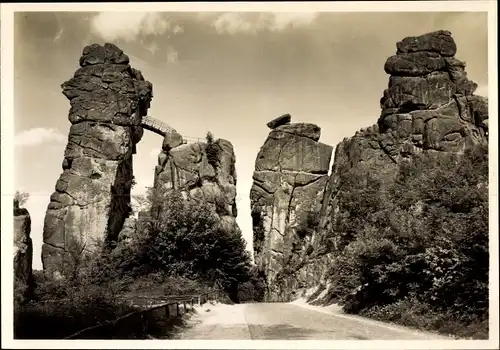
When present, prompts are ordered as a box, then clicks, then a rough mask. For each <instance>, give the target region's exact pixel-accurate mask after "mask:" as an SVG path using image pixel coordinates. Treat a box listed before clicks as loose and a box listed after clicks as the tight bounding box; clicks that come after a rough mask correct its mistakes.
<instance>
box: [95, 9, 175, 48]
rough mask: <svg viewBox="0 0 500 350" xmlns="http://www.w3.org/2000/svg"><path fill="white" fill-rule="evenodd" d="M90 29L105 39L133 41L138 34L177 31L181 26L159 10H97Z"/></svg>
mask: <svg viewBox="0 0 500 350" xmlns="http://www.w3.org/2000/svg"><path fill="white" fill-rule="evenodd" d="M91 30H92V31H93V32H94V33H95V34H97V35H99V36H100V37H102V38H103V39H105V40H108V41H113V40H124V41H134V40H136V39H137V38H138V37H140V36H148V35H155V36H157V35H162V34H164V33H166V32H167V31H173V32H174V33H179V32H181V31H182V27H180V26H179V25H175V26H172V23H171V22H170V21H169V20H168V19H167V18H166V17H165V16H164V14H162V13H161V12H99V14H97V15H96V16H95V17H93V18H92V20H91Z"/></svg>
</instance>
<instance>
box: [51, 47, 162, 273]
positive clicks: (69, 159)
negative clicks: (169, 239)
mask: <svg viewBox="0 0 500 350" xmlns="http://www.w3.org/2000/svg"><path fill="white" fill-rule="evenodd" d="M128 63H129V59H128V57H127V55H125V54H124V53H123V51H122V50H121V49H119V48H118V47H117V46H115V45H113V44H105V45H104V46H101V45H98V44H92V45H89V46H87V47H85V48H84V49H83V53H82V56H81V58H80V66H81V68H80V69H79V70H78V71H77V72H76V73H75V75H74V77H73V78H71V79H70V80H69V81H67V82H65V83H63V84H62V88H63V94H64V95H65V96H66V97H67V98H68V99H69V100H70V104H71V108H70V111H69V121H70V122H71V124H72V126H71V128H70V131H69V135H68V143H67V146H66V150H65V161H64V162H63V169H64V172H63V174H62V175H61V177H60V179H59V181H61V184H63V187H64V188H60V187H58V186H56V192H54V194H53V195H52V196H51V202H50V203H49V206H48V209H47V212H46V215H45V222H44V234H43V236H44V245H43V247H42V263H43V267H44V269H46V270H54V269H57V266H58V260H59V258H60V257H61V253H62V254H65V253H67V252H68V251H69V250H76V252H74V253H76V254H83V252H84V251H93V250H95V249H96V247H97V246H96V245H95V244H94V243H93V242H94V241H108V240H116V239H117V237H118V235H119V232H120V230H121V229H122V225H123V222H124V221H125V219H126V217H127V216H128V215H129V212H130V187H131V183H132V176H133V173H132V154H133V152H134V150H135V144H136V143H137V142H139V141H140V138H141V137H140V136H141V135H142V128H141V126H140V123H141V118H142V117H143V116H145V115H146V113H147V109H148V108H149V105H150V101H151V98H152V85H151V83H149V82H148V81H145V80H144V78H143V77H142V74H140V72H139V71H137V70H134V69H132V68H131V67H130V66H129V64H128ZM104 67H105V70H106V72H109V73H112V74H111V75H109V76H105V74H101V73H99V74H97V71H102V72H104ZM109 79H112V84H113V86H114V87H115V88H113V89H110V88H109V87H110V85H108V84H107V82H108V80H109ZM105 80H106V82H105ZM131 87H132V88H131ZM68 174H69V175H71V176H68ZM62 199H64V202H63V203H60V202H59V201H60V200H62Z"/></svg>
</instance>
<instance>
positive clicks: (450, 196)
mask: <svg viewBox="0 0 500 350" xmlns="http://www.w3.org/2000/svg"><path fill="white" fill-rule="evenodd" d="M358 175H359V174H356V169H353V170H351V172H350V173H347V175H346V176H345V178H343V181H345V182H344V183H343V185H342V189H343V190H341V191H339V194H338V203H339V212H338V215H337V216H336V221H335V223H334V231H333V233H332V236H333V237H334V238H335V239H336V242H339V244H338V245H337V248H338V254H336V255H337V256H336V258H335V260H334V262H333V263H332V265H331V276H332V277H331V282H332V288H331V290H330V291H329V293H330V294H331V296H330V298H331V299H337V300H339V301H340V302H341V303H342V304H343V305H344V310H345V311H347V312H351V313H362V314H366V315H375V316H374V317H377V318H381V319H387V320H389V319H390V320H392V318H394V320H399V321H398V322H400V323H401V322H402V323H408V324H413V325H414V326H416V327H423V328H426V329H438V330H440V331H443V332H444V329H445V328H446V327H448V328H450V327H451V328H453V329H454V332H458V333H460V332H462V331H460V329H462V330H464V329H470V328H471V327H472V328H474V327H476V326H477V325H478V324H481V323H482V322H483V321H484V320H486V319H487V317H488V271H489V252H488V242H489V239H488V234H489V231H488V185H487V184H488V154H487V149H486V148H484V147H483V146H478V147H475V148H473V149H469V150H467V151H466V152H465V154H463V155H456V156H447V157H445V156H442V157H431V156H415V157H414V159H413V160H412V162H409V163H407V164H406V165H403V166H402V167H401V169H400V172H399V174H398V176H397V178H396V179H395V182H394V183H392V184H391V185H386V186H382V185H381V184H380V183H378V182H377V181H376V180H372V179H370V178H369V177H368V178H365V179H363V178H361V179H360V178H359V176H358ZM366 184H371V185H370V186H366ZM347 185H348V186H347ZM346 186H347V187H346ZM416 300H417V301H418V303H417V301H416ZM412 303H414V304H412ZM410 306H411V307H410ZM387 315H392V316H387ZM436 320H437V321H436ZM445 321H446V322H445ZM440 322H441V323H442V322H444V323H443V324H446V325H447V326H446V327H444V326H441V325H440V324H441V323H440ZM467 332H469V333H470V331H467ZM467 332H465V333H467ZM458 333H457V334H458ZM462 333H463V332H462ZM462 333H460V334H462Z"/></svg>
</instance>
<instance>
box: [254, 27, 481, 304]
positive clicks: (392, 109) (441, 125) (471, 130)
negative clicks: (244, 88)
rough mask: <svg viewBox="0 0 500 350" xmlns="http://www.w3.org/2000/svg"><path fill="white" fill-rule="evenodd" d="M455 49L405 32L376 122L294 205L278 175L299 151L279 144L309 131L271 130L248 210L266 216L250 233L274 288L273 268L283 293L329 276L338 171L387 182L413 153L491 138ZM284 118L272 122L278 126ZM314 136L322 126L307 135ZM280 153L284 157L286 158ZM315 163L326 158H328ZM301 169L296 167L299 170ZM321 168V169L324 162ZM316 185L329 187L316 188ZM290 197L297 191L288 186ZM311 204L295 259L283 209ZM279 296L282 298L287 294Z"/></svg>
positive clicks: (341, 148)
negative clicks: (314, 211)
mask: <svg viewBox="0 0 500 350" xmlns="http://www.w3.org/2000/svg"><path fill="white" fill-rule="evenodd" d="M456 51H457V47H456V44H455V41H454V40H453V38H452V36H451V33H450V32H447V31H437V32H433V33H427V34H424V35H421V36H418V37H408V38H405V39H403V40H402V41H401V42H399V43H397V52H396V54H395V55H394V56H391V57H389V58H388V59H387V61H386V63H385V67H384V68H385V71H386V72H387V73H388V74H390V78H389V85H388V88H387V89H386V90H385V91H384V93H383V97H382V98H381V100H380V105H381V109H382V112H381V115H380V118H379V119H378V122H377V123H376V124H374V125H372V126H370V127H367V128H365V129H362V130H361V131H359V132H357V133H356V134H355V135H354V136H353V137H351V138H346V139H344V140H343V141H342V142H341V143H339V144H338V145H337V147H336V150H335V158H334V164H333V166H332V171H331V175H330V177H329V179H328V181H326V176H325V175H323V178H321V180H320V182H318V184H317V188H314V189H312V188H311V190H310V191H309V192H307V193H304V198H300V199H298V200H297V201H296V204H292V205H290V204H288V202H287V200H288V199H290V197H291V196H290V192H291V191H290V184H289V183H287V181H286V180H283V178H284V175H283V174H284V173H285V170H289V169H291V168H293V167H294V166H297V165H295V164H294V166H290V165H289V163H291V161H290V160H291V159H302V158H303V157H304V156H303V153H304V149H303V148H301V146H299V145H298V144H296V142H295V141H292V142H289V143H287V144H286V147H283V146H282V145H281V142H284V140H291V139H290V136H288V135H290V133H288V134H285V133H286V132H290V130H291V129H294V130H297V131H296V134H297V135H299V134H300V132H301V131H302V130H305V129H307V130H309V132H310V133H311V134H314V133H313V132H312V127H310V126H308V127H304V126H302V127H293V124H290V125H287V124H285V125H282V126H279V127H277V128H276V129H274V130H273V131H272V132H271V135H270V137H269V139H268V140H267V141H266V144H265V145H264V147H263V149H262V150H261V152H260V153H259V157H258V158H257V163H256V172H255V175H254V179H255V182H254V187H253V189H252V194H251V197H252V207H253V209H259V210H257V211H258V212H260V213H262V214H259V215H262V216H263V220H260V221H255V220H254V234H257V235H258V236H257V237H254V246H255V247H256V248H255V255H256V261H257V263H259V265H260V266H262V267H263V268H264V270H265V271H266V272H267V274H268V283H269V284H270V288H271V289H273V288H275V286H276V283H275V282H274V278H275V276H276V275H277V273H278V272H279V271H283V270H285V269H286V270H287V271H288V276H289V278H288V280H289V281H288V286H287V288H288V289H287V290H286V293H288V296H290V295H291V294H292V292H293V291H294V290H296V289H297V288H300V287H312V286H317V285H318V284H320V283H326V282H327V276H326V272H327V271H328V266H329V265H330V261H331V259H333V258H334V256H335V252H334V251H333V250H332V248H331V244H330V242H329V240H330V238H331V237H330V236H331V235H332V234H335V232H334V230H335V226H334V222H335V217H336V213H337V212H338V209H339V206H341V205H342V204H341V203H338V201H337V194H338V192H339V190H340V189H341V187H342V183H341V175H342V174H345V173H346V172H347V171H349V170H353V169H354V170H355V172H356V173H357V174H361V175H363V174H369V173H370V174H377V177H378V179H379V180H381V181H382V183H385V184H389V183H391V181H392V180H393V179H394V176H395V175H396V174H397V172H398V170H399V166H400V165H401V164H402V163H403V162H405V161H410V159H411V155H412V154H414V153H421V154H426V155H428V156H444V157H446V156H447V155H449V154H453V153H461V152H463V151H464V150H465V149H466V148H467V147H470V146H472V145H475V144H478V143H487V142H488V100H487V99H486V98H484V97H481V96H476V95H474V94H473V93H474V91H475V89H476V88H477V85H476V84H475V83H474V82H472V81H471V80H469V79H468V78H467V74H466V72H465V62H462V61H460V60H458V59H456V58H455V57H454V55H455V53H456ZM283 118H284V117H280V118H278V119H279V120H276V121H273V122H271V123H270V125H271V126H273V125H275V124H278V125H279V124H281V123H282V119H283ZM278 130H282V131H281V132H279V135H280V137H277V136H274V137H273V136H272V134H273V133H275V132H276V131H278ZM299 130H300V131H299ZM285 135H286V136H285ZM294 137H298V136H294ZM318 138H319V132H318V134H317V135H315V137H311V140H317V139H318ZM312 142H313V141H309V143H310V144H312ZM316 147H318V146H316ZM273 148H276V151H274V150H273ZM311 149H312V148H311ZM317 154H319V152H318V153H317ZM328 157H329V156H328ZM279 159H284V162H282V161H279ZM304 159H305V158H304ZM328 159H329V158H328ZM312 160H316V156H309V158H307V161H306V163H307V164H308V163H309V162H310V161H312ZM319 163H321V164H328V162H327V161H326V156H325V158H324V161H322V162H319ZM319 163H318V164H319ZM285 164H286V166H285ZM299 168H300V167H299ZM299 168H293V169H294V170H296V171H297V170H299ZM302 168H304V167H302ZM306 168H308V169H306V170H305V171H309V172H310V173H312V174H316V173H315V172H314V171H311V170H312V169H311V168H312V167H306ZM264 170H265V171H264ZM321 170H322V171H324V172H323V174H326V169H324V168H323V167H322V166H321ZM312 174H311V175H309V176H312ZM361 178H363V176H361ZM320 183H321V186H323V185H324V184H326V187H321V186H320ZM313 184H314V183H313ZM320 187H321V188H320ZM306 188H307V187H306ZM292 189H293V187H292ZM295 196H297V194H296V191H293V197H295ZM322 196H323V197H322ZM321 199H322V200H321ZM261 203H265V204H261ZM290 203H293V201H290ZM311 203H314V204H319V203H322V204H321V209H320V210H319V211H320V213H319V224H318V225H317V226H316V227H315V226H314V225H309V226H310V227H311V226H312V228H313V232H312V233H311V235H310V237H311V238H310V239H309V242H308V243H305V242H299V241H296V242H295V243H296V248H295V249H297V250H299V251H301V252H303V251H304V250H305V251H306V253H309V254H304V253H302V256H304V258H302V260H300V256H299V255H300V254H297V255H295V256H299V258H298V260H299V262H297V263H295V262H293V259H291V258H290V257H291V256H292V257H293V256H294V254H293V253H291V254H290V252H289V251H287V252H286V253H284V254H282V249H283V248H282V247H283V246H285V245H286V244H285V242H286V241H287V239H289V238H288V237H291V236H290V235H291V233H289V231H291V230H290V229H288V231H287V228H288V227H290V226H291V224H290V223H289V221H288V220H291V219H288V217H293V215H291V214H288V213H286V210H288V209H289V208H294V209H295V217H296V216H297V214H296V213H297V211H298V210H297V207H298V208H300V207H302V206H305V205H309V204H311ZM260 208H263V209H260ZM280 210H281V214H280ZM283 210H285V214H283ZM299 210H300V209H299ZM264 213H265V214H264ZM280 215H281V216H280ZM283 232H285V234H283ZM259 235H260V236H259ZM276 247H277V250H276V251H275V249H276ZM288 249H289V248H288ZM273 293H275V292H274V291H271V294H273ZM286 293H282V294H283V295H285V294H286ZM283 299H285V300H286V299H287V296H286V295H285V297H284V298H283Z"/></svg>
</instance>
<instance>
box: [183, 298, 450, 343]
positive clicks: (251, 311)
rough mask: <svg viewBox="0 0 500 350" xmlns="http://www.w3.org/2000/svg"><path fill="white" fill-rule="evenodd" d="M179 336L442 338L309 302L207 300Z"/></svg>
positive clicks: (344, 338)
mask: <svg viewBox="0 0 500 350" xmlns="http://www.w3.org/2000/svg"><path fill="white" fill-rule="evenodd" d="M177 338H178V339H184V340H194V339H212V340H228V339H231V340H257V339H268V340H331V339H337V340H366V339H372V340H438V339H450V338H447V337H444V336H438V335H435V334H431V333H424V332H419V331H415V330H411V329H408V328H405V327H401V326H396V325H389V324H385V323H382V322H378V321H373V320H369V319H364V318H361V317H357V316H350V315H345V314H342V312H341V311H340V310H338V309H337V310H335V309H332V308H322V307H314V306H309V305H308V304H305V303H300V302H299V303H258V304H237V305H226V304H215V305H210V304H205V305H204V306H203V307H199V308H197V312H196V314H195V315H194V316H193V317H191V319H190V320H189V321H188V325H187V328H186V329H185V330H184V331H183V332H181V333H180V334H179V335H178V336H177Z"/></svg>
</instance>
